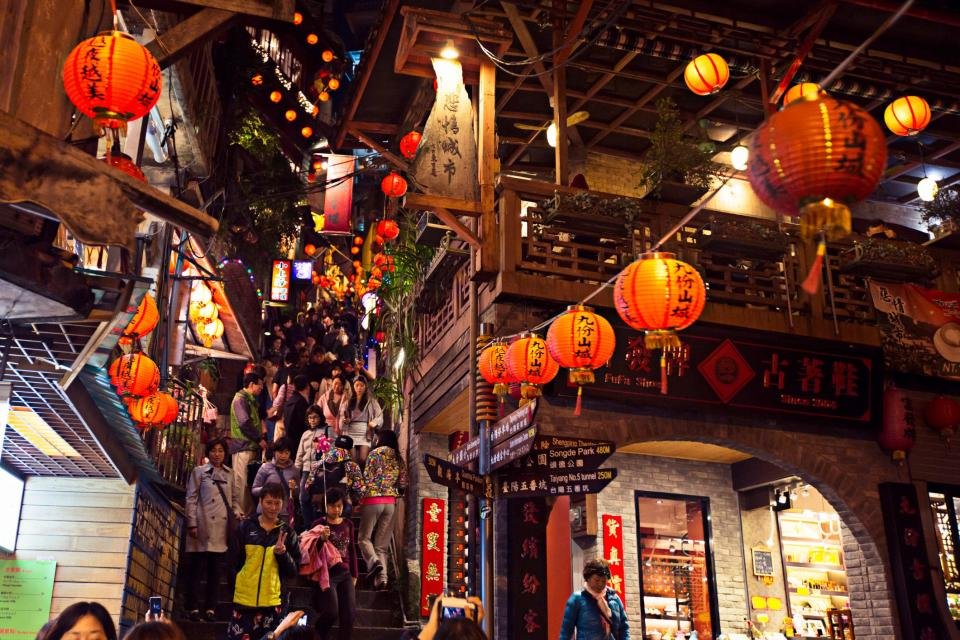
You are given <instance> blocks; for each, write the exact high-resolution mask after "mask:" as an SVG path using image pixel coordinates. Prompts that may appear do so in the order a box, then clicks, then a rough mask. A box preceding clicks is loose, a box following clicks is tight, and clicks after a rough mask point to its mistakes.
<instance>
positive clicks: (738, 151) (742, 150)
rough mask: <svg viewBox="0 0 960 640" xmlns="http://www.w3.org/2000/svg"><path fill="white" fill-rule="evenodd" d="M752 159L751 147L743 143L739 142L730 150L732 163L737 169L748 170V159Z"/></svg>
mask: <svg viewBox="0 0 960 640" xmlns="http://www.w3.org/2000/svg"><path fill="white" fill-rule="evenodd" d="M749 159H750V149H748V148H747V147H746V146H745V145H744V144H743V143H740V144H738V145H737V146H735V147H734V148H733V150H732V151H731V152H730V164H731V165H732V166H733V168H734V169H736V170H737V171H746V170H747V161H748V160H749Z"/></svg>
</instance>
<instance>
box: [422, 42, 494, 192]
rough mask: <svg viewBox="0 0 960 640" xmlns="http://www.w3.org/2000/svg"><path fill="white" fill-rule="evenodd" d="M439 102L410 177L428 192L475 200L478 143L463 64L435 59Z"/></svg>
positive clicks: (433, 110)
mask: <svg viewBox="0 0 960 640" xmlns="http://www.w3.org/2000/svg"><path fill="white" fill-rule="evenodd" d="M433 68H434V71H436V73H437V99H436V101H435V102H434V103H433V108H432V109H431V110H430V117H429V118H428V119H427V125H426V127H424V129H423V139H422V140H421V141H420V146H419V147H418V148H417V155H416V157H415V158H414V159H413V162H412V164H411V166H410V175H411V176H412V177H413V180H414V182H415V183H416V184H417V185H418V186H419V187H420V188H422V189H423V191H424V192H425V193H429V194H433V195H440V196H451V197H454V198H461V199H464V200H476V199H477V194H478V185H477V143H476V139H475V137H474V134H473V107H472V106H471V104H470V96H469V95H467V88H466V87H465V86H464V85H463V68H462V67H461V66H460V63H458V62H453V61H450V60H439V59H434V61H433Z"/></svg>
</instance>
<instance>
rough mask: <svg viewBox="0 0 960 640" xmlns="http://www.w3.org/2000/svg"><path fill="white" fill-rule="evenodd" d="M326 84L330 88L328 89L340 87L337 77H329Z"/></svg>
mask: <svg viewBox="0 0 960 640" xmlns="http://www.w3.org/2000/svg"><path fill="white" fill-rule="evenodd" d="M327 86H328V87H329V88H330V91H336V90H337V89H339V88H340V80H338V79H337V78H330V82H328V83H327Z"/></svg>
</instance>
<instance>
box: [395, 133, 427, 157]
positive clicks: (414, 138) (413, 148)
mask: <svg viewBox="0 0 960 640" xmlns="http://www.w3.org/2000/svg"><path fill="white" fill-rule="evenodd" d="M422 139H423V134H421V133H420V132H419V131H411V132H409V133H407V135H405V136H403V137H402V138H400V153H401V154H402V155H403V157H404V158H413V157H414V156H416V155H417V148H418V147H419V146H420V141H421V140H422Z"/></svg>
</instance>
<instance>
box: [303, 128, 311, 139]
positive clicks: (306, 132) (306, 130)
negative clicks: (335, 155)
mask: <svg viewBox="0 0 960 640" xmlns="http://www.w3.org/2000/svg"><path fill="white" fill-rule="evenodd" d="M300 135H302V136H303V137H304V138H309V137H310V136H312V135H313V128H312V127H304V128H303V129H300Z"/></svg>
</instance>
